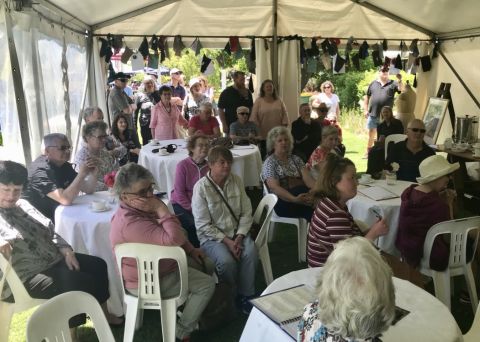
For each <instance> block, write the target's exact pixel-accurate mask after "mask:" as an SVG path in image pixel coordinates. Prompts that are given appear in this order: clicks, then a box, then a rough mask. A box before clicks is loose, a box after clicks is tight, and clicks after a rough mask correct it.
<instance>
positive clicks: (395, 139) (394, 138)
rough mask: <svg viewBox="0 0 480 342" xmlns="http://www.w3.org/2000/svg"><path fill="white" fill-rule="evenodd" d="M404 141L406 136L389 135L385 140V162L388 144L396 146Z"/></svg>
mask: <svg viewBox="0 0 480 342" xmlns="http://www.w3.org/2000/svg"><path fill="white" fill-rule="evenodd" d="M405 139H407V135H406V134H390V135H389V136H388V137H386V138H385V160H386V159H387V155H388V144H390V143H391V142H393V143H394V144H396V143H398V142H400V141H404V140H405Z"/></svg>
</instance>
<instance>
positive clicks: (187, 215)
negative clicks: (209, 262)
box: [172, 203, 200, 248]
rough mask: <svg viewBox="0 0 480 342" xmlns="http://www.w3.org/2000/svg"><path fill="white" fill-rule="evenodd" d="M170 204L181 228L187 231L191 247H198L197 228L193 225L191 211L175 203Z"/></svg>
mask: <svg viewBox="0 0 480 342" xmlns="http://www.w3.org/2000/svg"><path fill="white" fill-rule="evenodd" d="M172 206H173V211H174V212H175V215H177V217H178V219H179V220H180V224H181V225H182V227H183V229H185V230H186V231H187V235H188V241H190V242H191V244H192V245H193V247H195V248H198V247H200V241H198V237H197V228H196V227H195V220H194V219H193V214H192V212H191V211H188V210H187V209H185V208H184V207H182V206H181V205H180V204H177V203H172Z"/></svg>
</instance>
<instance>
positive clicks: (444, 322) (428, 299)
mask: <svg viewBox="0 0 480 342" xmlns="http://www.w3.org/2000/svg"><path fill="white" fill-rule="evenodd" d="M321 271H322V268H320V267H319V268H307V269H304V270H300V271H295V272H291V273H288V274H286V275H284V276H282V277H280V278H277V279H275V280H274V281H273V283H271V284H270V285H269V286H268V287H267V288H266V289H265V291H263V294H267V293H271V292H276V291H280V290H283V289H287V288H290V287H293V286H296V285H301V284H305V285H307V286H308V287H310V288H312V289H313V288H314V287H315V285H316V282H317V279H318V278H319V276H320V273H321ZM393 283H394V285H395V296H396V305H397V306H399V307H401V308H403V309H406V310H408V311H410V313H409V314H408V315H406V316H405V317H403V318H402V319H401V320H400V321H399V322H397V323H396V324H395V325H393V326H391V327H390V328H389V329H388V330H387V331H386V332H385V333H383V334H382V337H381V339H382V341H383V342H405V341H412V342H413V341H422V342H439V341H442V342H454V341H462V333H461V331H460V329H459V328H458V325H457V322H456V321H455V319H454V318H453V316H452V314H451V313H450V311H449V310H448V308H447V307H446V306H445V305H444V304H443V303H442V302H440V301H439V300H438V299H437V298H435V297H434V296H432V295H431V294H430V293H428V292H426V291H424V290H422V289H421V288H419V287H417V286H415V285H413V284H412V283H410V282H408V281H405V280H401V279H398V278H393ZM240 341H241V342H263V341H275V342H291V341H292V338H291V337H290V336H289V335H288V334H287V333H286V332H284V331H283V330H282V329H281V328H280V327H279V326H278V325H277V324H276V323H274V322H273V321H272V320H270V319H269V318H268V317H267V316H265V315H264V314H263V313H262V312H261V311H260V310H257V309H256V308H253V309H252V312H251V313H250V316H249V317H248V320H247V324H246V325H245V328H244V329H243V333H242V336H241V338H240Z"/></svg>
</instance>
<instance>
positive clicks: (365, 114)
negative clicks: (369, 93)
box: [363, 110, 369, 118]
mask: <svg viewBox="0 0 480 342" xmlns="http://www.w3.org/2000/svg"><path fill="white" fill-rule="evenodd" d="M363 115H364V116H365V117H366V118H368V115H369V114H368V110H366V111H364V112H363Z"/></svg>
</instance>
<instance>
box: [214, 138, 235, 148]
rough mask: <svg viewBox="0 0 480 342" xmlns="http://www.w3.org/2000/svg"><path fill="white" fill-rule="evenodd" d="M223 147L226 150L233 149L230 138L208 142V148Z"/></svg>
mask: <svg viewBox="0 0 480 342" xmlns="http://www.w3.org/2000/svg"><path fill="white" fill-rule="evenodd" d="M214 146H223V147H226V148H228V149H230V148H233V141H232V139H230V138H215V139H213V140H212V141H211V142H210V147H214Z"/></svg>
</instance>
